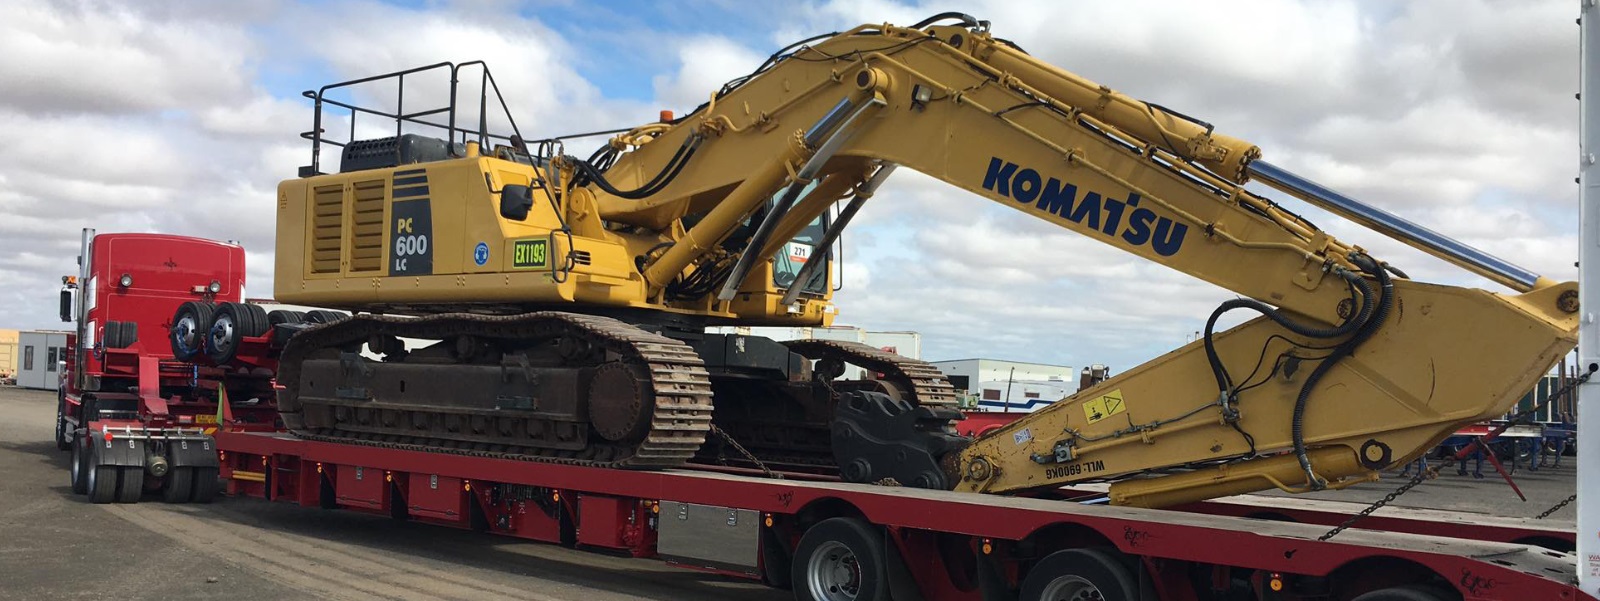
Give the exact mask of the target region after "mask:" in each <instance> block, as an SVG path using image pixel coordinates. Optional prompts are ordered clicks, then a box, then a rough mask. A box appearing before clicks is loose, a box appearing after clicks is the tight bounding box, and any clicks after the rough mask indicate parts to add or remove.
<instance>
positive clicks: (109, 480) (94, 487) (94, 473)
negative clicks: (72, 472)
mask: <svg viewBox="0 0 1600 601" xmlns="http://www.w3.org/2000/svg"><path fill="white" fill-rule="evenodd" d="M84 446H85V447H86V448H87V447H89V445H84ZM88 455H89V462H88V466H87V467H88V472H87V476H88V478H87V479H88V482H86V483H85V486H86V488H87V492H88V494H89V502H90V503H96V504H104V503H110V502H112V501H115V500H116V499H117V480H118V478H117V466H114V465H100V454H99V453H97V452H95V451H94V450H92V448H90V449H88Z"/></svg>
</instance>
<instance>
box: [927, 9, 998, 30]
mask: <svg viewBox="0 0 1600 601" xmlns="http://www.w3.org/2000/svg"><path fill="white" fill-rule="evenodd" d="M946 19H959V20H960V21H961V24H962V25H966V26H967V27H977V26H978V24H979V23H981V21H979V20H978V18H977V17H974V16H972V15H969V14H967V13H963V12H957V11H949V12H942V13H939V14H937V15H934V16H931V17H928V18H926V19H923V20H921V21H917V24H916V25H912V26H911V27H910V29H922V28H924V27H927V26H929V25H932V24H934V23H938V22H939V21H944V20H946Z"/></svg>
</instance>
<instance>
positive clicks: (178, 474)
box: [161, 467, 194, 503]
mask: <svg viewBox="0 0 1600 601" xmlns="http://www.w3.org/2000/svg"><path fill="white" fill-rule="evenodd" d="M193 491H194V468H192V467H175V468H172V471H170V472H167V483H166V485H164V486H162V487H161V500H162V501H166V502H168V503H188V502H189V496H190V495H192V494H193Z"/></svg>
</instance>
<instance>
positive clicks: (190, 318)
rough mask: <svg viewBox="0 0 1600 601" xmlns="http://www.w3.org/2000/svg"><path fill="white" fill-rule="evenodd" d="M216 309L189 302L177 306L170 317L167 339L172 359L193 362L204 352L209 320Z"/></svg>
mask: <svg viewBox="0 0 1600 601" xmlns="http://www.w3.org/2000/svg"><path fill="white" fill-rule="evenodd" d="M215 313H216V308H214V307H212V306H211V305H210V304H209V303H203V302H199V301H189V302H186V303H183V304H181V305H178V311H177V312H176V313H174V314H173V315H172V329H171V330H169V331H168V332H167V339H168V340H169V341H171V343H172V357H173V358H175V359H177V360H179V361H193V360H194V358H195V357H198V356H200V353H201V351H203V350H205V341H206V335H207V333H208V332H210V331H211V318H212V316H213V315H214V314H215Z"/></svg>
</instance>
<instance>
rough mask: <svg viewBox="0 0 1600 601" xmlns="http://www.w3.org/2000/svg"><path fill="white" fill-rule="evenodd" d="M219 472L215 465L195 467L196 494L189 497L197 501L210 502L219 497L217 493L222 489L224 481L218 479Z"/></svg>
mask: <svg viewBox="0 0 1600 601" xmlns="http://www.w3.org/2000/svg"><path fill="white" fill-rule="evenodd" d="M218 475H219V473H218V471H217V468H214V467H197V468H194V494H192V495H191V496H190V497H189V500H190V501H193V502H195V503H210V502H211V501H212V500H214V499H216V498H217V493H218V492H221V491H222V483H221V482H219V481H218V480H217V477H218Z"/></svg>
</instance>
